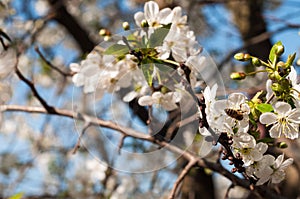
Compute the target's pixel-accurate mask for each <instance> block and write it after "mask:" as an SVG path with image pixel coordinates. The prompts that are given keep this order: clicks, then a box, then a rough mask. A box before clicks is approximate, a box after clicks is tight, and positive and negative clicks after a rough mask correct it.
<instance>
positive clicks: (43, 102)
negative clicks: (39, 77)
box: [15, 59, 56, 114]
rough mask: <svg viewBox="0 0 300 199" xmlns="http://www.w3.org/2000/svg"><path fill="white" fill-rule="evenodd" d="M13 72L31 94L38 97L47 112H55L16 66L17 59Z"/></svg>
mask: <svg viewBox="0 0 300 199" xmlns="http://www.w3.org/2000/svg"><path fill="white" fill-rule="evenodd" d="M15 72H16V74H17V76H18V77H19V79H20V80H22V81H23V82H24V83H25V84H26V85H27V86H28V87H29V88H30V89H31V91H32V93H33V95H34V96H35V97H36V98H37V99H38V101H39V102H40V103H41V104H42V106H43V107H44V108H45V109H46V110H47V112H48V113H51V114H52V113H55V112H56V111H55V109H54V108H53V107H52V106H49V105H48V104H47V102H46V101H45V100H44V99H43V98H42V97H41V96H40V94H39V93H38V91H37V90H36V88H35V86H34V84H33V82H32V81H30V80H29V79H27V78H26V77H25V76H24V75H23V74H22V73H21V71H20V70H19V68H18V59H17V62H16V65H15Z"/></svg>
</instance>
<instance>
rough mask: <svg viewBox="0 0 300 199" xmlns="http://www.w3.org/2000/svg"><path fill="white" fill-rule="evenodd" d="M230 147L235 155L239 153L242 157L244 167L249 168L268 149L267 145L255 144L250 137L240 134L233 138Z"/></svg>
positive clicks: (253, 139) (246, 134)
mask: <svg viewBox="0 0 300 199" xmlns="http://www.w3.org/2000/svg"><path fill="white" fill-rule="evenodd" d="M232 147H233V148H234V152H235V153H239V154H240V155H241V156H242V158H243V162H244V166H249V165H250V164H252V163H253V162H257V161H259V160H261V159H262V157H263V154H264V153H265V152H266V151H267V149H268V145H267V144H265V143H262V142H260V143H256V140H255V138H254V137H253V136H252V135H249V134H248V133H240V132H239V133H236V134H235V135H234V136H233V144H232Z"/></svg>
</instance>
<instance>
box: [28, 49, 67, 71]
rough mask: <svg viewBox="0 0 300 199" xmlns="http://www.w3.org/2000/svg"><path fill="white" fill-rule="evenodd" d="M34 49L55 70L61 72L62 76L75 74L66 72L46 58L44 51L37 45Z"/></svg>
mask: <svg viewBox="0 0 300 199" xmlns="http://www.w3.org/2000/svg"><path fill="white" fill-rule="evenodd" d="M34 50H35V51H36V52H37V54H38V55H39V56H40V58H41V59H42V60H43V61H44V62H45V63H46V64H47V65H48V66H49V67H50V68H52V69H53V70H55V71H57V72H58V73H59V74H61V75H62V76H64V77H67V76H73V74H72V73H66V72H64V71H62V70H61V69H60V68H59V67H57V66H54V65H53V64H52V63H51V62H50V61H49V60H47V59H46V58H45V56H44V55H43V54H42V52H41V51H40V49H39V48H38V47H37V46H36V47H35V48H34Z"/></svg>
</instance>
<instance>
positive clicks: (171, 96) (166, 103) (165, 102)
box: [138, 91, 181, 111]
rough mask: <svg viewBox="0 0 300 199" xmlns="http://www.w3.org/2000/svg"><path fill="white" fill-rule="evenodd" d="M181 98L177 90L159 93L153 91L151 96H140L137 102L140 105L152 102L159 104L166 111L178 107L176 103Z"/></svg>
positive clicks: (152, 103)
mask: <svg viewBox="0 0 300 199" xmlns="http://www.w3.org/2000/svg"><path fill="white" fill-rule="evenodd" d="M180 99H181V95H180V93H179V92H168V93H165V94H163V93H161V92H158V91H156V92H154V93H153V94H152V95H151V96H149V95H147V96H142V97H141V98H140V99H139V101H138V103H139V104H140V105H141V106H151V105H154V104H157V105H161V106H162V108H164V109H166V110H167V111H171V110H174V109H176V108H178V106H177V105H176V103H177V102H179V101H180Z"/></svg>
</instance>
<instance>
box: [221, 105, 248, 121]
mask: <svg viewBox="0 0 300 199" xmlns="http://www.w3.org/2000/svg"><path fill="white" fill-rule="evenodd" d="M224 111H225V113H226V114H227V115H228V116H230V117H232V118H234V119H236V120H239V121H241V120H243V118H244V116H243V113H244V112H243V111H241V110H236V109H231V108H226V109H225V110H224Z"/></svg>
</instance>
